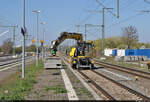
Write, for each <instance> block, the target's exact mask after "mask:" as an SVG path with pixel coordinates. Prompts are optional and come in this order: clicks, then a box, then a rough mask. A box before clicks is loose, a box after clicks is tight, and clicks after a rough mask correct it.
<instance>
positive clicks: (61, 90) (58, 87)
mask: <svg viewBox="0 0 150 102" xmlns="http://www.w3.org/2000/svg"><path fill="white" fill-rule="evenodd" d="M49 90H53V91H54V93H55V94H59V93H67V90H66V89H65V88H63V87H62V86H61V85H56V86H46V87H45V91H49Z"/></svg>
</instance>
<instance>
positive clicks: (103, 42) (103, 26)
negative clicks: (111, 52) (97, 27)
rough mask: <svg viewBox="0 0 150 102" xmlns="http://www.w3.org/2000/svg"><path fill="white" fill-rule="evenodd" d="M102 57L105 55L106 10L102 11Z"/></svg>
mask: <svg viewBox="0 0 150 102" xmlns="http://www.w3.org/2000/svg"><path fill="white" fill-rule="evenodd" d="M102 12H103V14H102V56H103V55H104V49H105V48H104V46H105V8H103V10H102Z"/></svg>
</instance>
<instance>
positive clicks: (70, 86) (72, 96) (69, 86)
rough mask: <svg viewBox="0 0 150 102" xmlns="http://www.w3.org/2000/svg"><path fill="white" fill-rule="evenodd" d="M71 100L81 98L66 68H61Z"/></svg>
mask: <svg viewBox="0 0 150 102" xmlns="http://www.w3.org/2000/svg"><path fill="white" fill-rule="evenodd" d="M61 73H62V77H63V80H64V84H65V87H66V89H67V93H68V98H69V100H79V99H78V97H77V95H76V93H75V91H74V89H73V87H72V84H71V82H70V80H69V78H68V76H67V74H66V72H65V70H64V69H61Z"/></svg>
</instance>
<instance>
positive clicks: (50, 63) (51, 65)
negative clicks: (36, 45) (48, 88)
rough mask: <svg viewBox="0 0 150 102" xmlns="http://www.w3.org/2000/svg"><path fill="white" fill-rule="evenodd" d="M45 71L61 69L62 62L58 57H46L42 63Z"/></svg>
mask: <svg viewBox="0 0 150 102" xmlns="http://www.w3.org/2000/svg"><path fill="white" fill-rule="evenodd" d="M44 68H45V69H55V68H56V69H60V68H62V61H61V59H60V57H48V58H47V60H46V62H45V63H44Z"/></svg>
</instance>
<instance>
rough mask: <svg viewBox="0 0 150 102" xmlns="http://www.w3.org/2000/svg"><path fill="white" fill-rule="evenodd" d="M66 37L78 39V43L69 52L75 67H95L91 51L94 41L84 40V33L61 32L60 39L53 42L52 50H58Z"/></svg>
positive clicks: (71, 62)
mask: <svg viewBox="0 0 150 102" xmlns="http://www.w3.org/2000/svg"><path fill="white" fill-rule="evenodd" d="M66 39H75V40H77V45H76V46H75V47H73V48H72V49H71V51H70V54H69V62H70V64H71V66H72V67H73V68H77V69H79V68H91V69H92V68H93V67H94V61H93V60H92V58H91V56H90V55H89V52H90V51H91V50H92V48H93V43H92V42H85V41H83V37H82V34H79V33H68V32H63V33H61V35H60V37H58V39H56V40H54V41H53V42H52V46H51V51H57V47H58V46H59V44H61V43H62V42H63V41H64V40H66Z"/></svg>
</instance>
